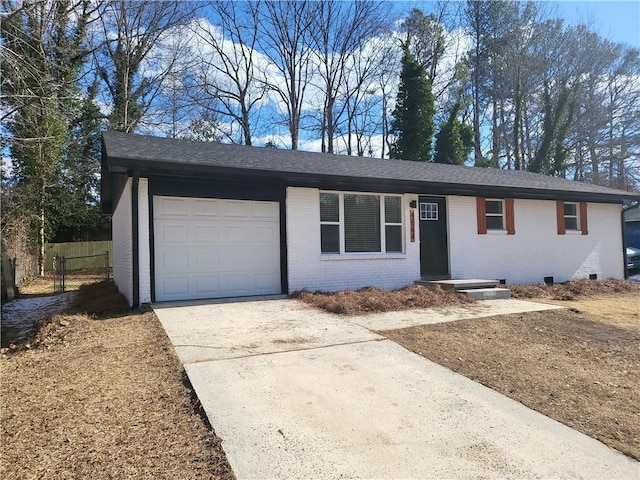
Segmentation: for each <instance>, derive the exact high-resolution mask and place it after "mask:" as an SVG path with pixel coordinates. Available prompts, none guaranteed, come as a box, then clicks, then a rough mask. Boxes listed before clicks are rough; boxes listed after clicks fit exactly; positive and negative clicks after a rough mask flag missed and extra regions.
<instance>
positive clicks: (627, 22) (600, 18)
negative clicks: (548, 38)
mask: <svg viewBox="0 0 640 480" xmlns="http://www.w3.org/2000/svg"><path fill="white" fill-rule="evenodd" d="M545 3H547V4H548V6H549V7H550V8H552V9H553V8H557V12H558V16H559V17H560V18H563V19H565V20H566V21H567V22H568V23H570V24H572V25H576V24H579V23H584V24H586V25H589V26H591V29H592V30H594V31H595V32H597V33H599V34H600V35H601V36H602V37H604V38H608V39H609V40H613V41H615V42H619V43H627V44H629V45H631V46H634V47H637V48H640V0H610V1H603V0H592V1H574V0H564V1H549V2H545Z"/></svg>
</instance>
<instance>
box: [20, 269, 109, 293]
mask: <svg viewBox="0 0 640 480" xmlns="http://www.w3.org/2000/svg"><path fill="white" fill-rule="evenodd" d="M105 276H106V275H105V273H104V272H93V271H88V272H73V273H68V274H67V276H66V279H65V291H67V292H70V291H75V290H78V289H80V287H81V286H82V285H86V284H90V283H98V282H102V281H104V280H106V279H105ZM53 287H54V277H53V274H51V273H47V274H46V275H45V276H43V277H34V278H32V279H30V280H29V281H28V282H27V283H25V284H23V285H20V288H19V292H20V296H39V295H51V294H52V293H54V288H53Z"/></svg>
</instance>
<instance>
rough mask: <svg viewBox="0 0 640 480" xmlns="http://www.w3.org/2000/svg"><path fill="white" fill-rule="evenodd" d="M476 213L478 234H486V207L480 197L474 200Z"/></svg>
mask: <svg viewBox="0 0 640 480" xmlns="http://www.w3.org/2000/svg"><path fill="white" fill-rule="evenodd" d="M476 212H477V214H478V234H480V235H482V234H485V233H487V205H486V203H485V199H484V198H482V197H477V198H476Z"/></svg>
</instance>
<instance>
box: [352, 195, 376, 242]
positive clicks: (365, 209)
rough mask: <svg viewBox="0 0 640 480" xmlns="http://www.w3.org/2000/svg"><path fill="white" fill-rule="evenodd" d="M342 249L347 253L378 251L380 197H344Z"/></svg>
mask: <svg viewBox="0 0 640 480" xmlns="http://www.w3.org/2000/svg"><path fill="white" fill-rule="evenodd" d="M344 249H345V251H347V252H379V251H380V197H378V196H375V195H345V196H344Z"/></svg>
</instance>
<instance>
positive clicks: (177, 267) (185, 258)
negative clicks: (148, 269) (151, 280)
mask: <svg viewBox="0 0 640 480" xmlns="http://www.w3.org/2000/svg"><path fill="white" fill-rule="evenodd" d="M156 260H157V261H156V268H157V269H158V271H159V272H166V273H182V272H188V271H189V263H190V262H189V252H185V251H184V249H183V248H167V249H165V250H164V251H162V252H160V254H159V256H158V255H156Z"/></svg>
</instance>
